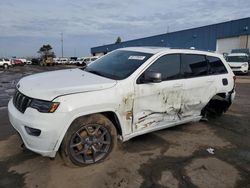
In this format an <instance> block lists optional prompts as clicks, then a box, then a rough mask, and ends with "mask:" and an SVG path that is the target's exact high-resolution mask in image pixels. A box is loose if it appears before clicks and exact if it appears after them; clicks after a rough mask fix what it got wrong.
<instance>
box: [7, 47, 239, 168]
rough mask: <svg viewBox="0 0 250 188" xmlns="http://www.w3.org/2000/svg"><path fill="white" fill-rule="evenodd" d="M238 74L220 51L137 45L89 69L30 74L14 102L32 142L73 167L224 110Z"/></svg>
mask: <svg viewBox="0 0 250 188" xmlns="http://www.w3.org/2000/svg"><path fill="white" fill-rule="evenodd" d="M234 79H235V76H234V74H233V72H232V71H231V69H230V67H229V66H228V64H227V63H226V62H225V60H224V59H223V57H222V56H221V55H219V54H215V53H210V52H204V51H196V50H182V49H168V48H154V47H134V48H123V49H119V50H115V51H113V52H111V53H109V54H107V55H105V56H103V57H102V58H100V59H98V60H96V61H95V62H93V63H91V64H90V65H88V66H87V67H85V68H81V69H68V70H60V71H53V72H47V73H39V74H35V75H32V76H27V77H24V78H23V79H21V80H20V81H19V83H18V84H17V86H16V92H15V95H14V97H13V98H12V99H11V100H10V102H9V104H8V111H9V119H10V122H11V124H12V125H13V127H14V128H15V129H16V130H17V131H18V132H19V134H20V135H21V137H22V140H23V142H24V144H25V146H26V147H27V148H28V149H30V150H32V151H34V152H36V153H39V154H41V155H43V156H48V157H52V158H53V157H55V155H56V153H57V151H58V150H59V149H60V151H61V155H62V157H63V158H64V160H65V161H66V162H67V163H68V164H75V165H79V166H83V165H86V164H92V163H95V162H98V161H101V160H103V159H105V158H106V157H107V156H108V155H109V154H110V152H111V151H113V150H114V148H115V146H116V143H117V138H119V139H120V140H122V141H126V140H129V139H131V138H133V137H135V136H138V135H141V134H145V133H149V132H152V131H155V130H160V129H164V128H167V127H171V126H175V125H179V124H183V123H187V122H192V121H199V120H200V119H201V118H202V117H204V116H206V114H207V113H208V112H211V113H215V114H219V115H220V114H222V113H223V112H225V111H226V110H227V109H228V107H229V106H230V105H231V103H232V101H233V99H234V96H235V90H234V86H235V83H234Z"/></svg>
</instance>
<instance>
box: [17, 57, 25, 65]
mask: <svg viewBox="0 0 250 188" xmlns="http://www.w3.org/2000/svg"><path fill="white" fill-rule="evenodd" d="M18 60H20V61H22V62H23V63H24V64H26V63H27V59H23V58H18Z"/></svg>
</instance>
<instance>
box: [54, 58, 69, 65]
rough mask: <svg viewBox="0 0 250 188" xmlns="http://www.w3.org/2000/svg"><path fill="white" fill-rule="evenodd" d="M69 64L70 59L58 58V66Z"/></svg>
mask: <svg viewBox="0 0 250 188" xmlns="http://www.w3.org/2000/svg"><path fill="white" fill-rule="evenodd" d="M68 63H69V60H68V58H66V57H63V58H58V59H57V61H56V64H63V65H64V64H68Z"/></svg>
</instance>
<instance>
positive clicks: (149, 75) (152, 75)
mask: <svg viewBox="0 0 250 188" xmlns="http://www.w3.org/2000/svg"><path fill="white" fill-rule="evenodd" d="M144 81H145V82H153V83H160V82H161V81H162V80H161V73H158V72H145V74H144Z"/></svg>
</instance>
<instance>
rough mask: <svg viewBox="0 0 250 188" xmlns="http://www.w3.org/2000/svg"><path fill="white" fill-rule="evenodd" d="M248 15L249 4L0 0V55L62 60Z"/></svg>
mask: <svg viewBox="0 0 250 188" xmlns="http://www.w3.org/2000/svg"><path fill="white" fill-rule="evenodd" d="M249 16H250V1H249V0H230V1H228V0H179V1H176V0H122V1H121V0H0V57H3V56H5V57H12V56H17V57H27V56H37V55H38V54H37V51H38V50H39V48H40V47H41V46H42V45H43V44H50V45H51V46H52V48H53V51H54V52H55V53H56V55H57V56H61V33H63V36H64V37H63V39H64V56H68V57H70V56H78V57H82V56H86V55H89V54H90V48H91V47H95V46H100V45H104V44H110V43H114V42H115V40H116V38H117V37H118V36H120V37H121V38H122V40H123V41H126V40H131V39H136V38H142V37H147V36H152V35H157V34H162V33H166V32H173V31H177V30H183V29H188V28H193V27H198V26H203V25H209V24H214V23H218V22H224V21H229V20H234V19H239V18H245V17H249Z"/></svg>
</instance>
